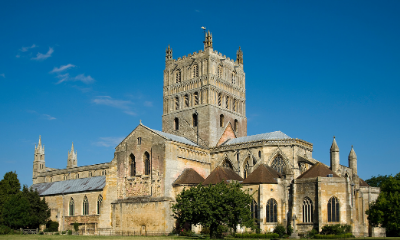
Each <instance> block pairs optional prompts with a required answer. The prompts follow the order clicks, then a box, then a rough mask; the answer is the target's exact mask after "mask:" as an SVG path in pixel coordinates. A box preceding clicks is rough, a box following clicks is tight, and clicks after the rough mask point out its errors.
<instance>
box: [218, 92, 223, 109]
mask: <svg viewBox="0 0 400 240" xmlns="http://www.w3.org/2000/svg"><path fill="white" fill-rule="evenodd" d="M221 103H222V95H221V93H218V106H221Z"/></svg>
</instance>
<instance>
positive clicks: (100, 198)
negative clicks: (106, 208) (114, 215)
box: [97, 194, 103, 214]
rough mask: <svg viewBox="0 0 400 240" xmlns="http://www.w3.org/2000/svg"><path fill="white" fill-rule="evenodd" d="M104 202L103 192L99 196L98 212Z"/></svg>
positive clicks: (98, 212)
mask: <svg viewBox="0 0 400 240" xmlns="http://www.w3.org/2000/svg"><path fill="white" fill-rule="evenodd" d="M102 203H103V196H101V194H100V195H99V197H98V198H97V214H100V209H101V204H102Z"/></svg>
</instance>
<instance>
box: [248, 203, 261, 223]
mask: <svg viewBox="0 0 400 240" xmlns="http://www.w3.org/2000/svg"><path fill="white" fill-rule="evenodd" d="M250 211H251V216H252V217H253V219H254V220H255V221H256V222H258V221H257V220H258V219H259V216H258V204H257V202H256V201H255V200H253V202H252V203H251V206H250Z"/></svg>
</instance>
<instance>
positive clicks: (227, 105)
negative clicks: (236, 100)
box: [225, 96, 229, 109]
mask: <svg viewBox="0 0 400 240" xmlns="http://www.w3.org/2000/svg"><path fill="white" fill-rule="evenodd" d="M225 107H226V108H227V109H229V97H228V96H226V99H225Z"/></svg>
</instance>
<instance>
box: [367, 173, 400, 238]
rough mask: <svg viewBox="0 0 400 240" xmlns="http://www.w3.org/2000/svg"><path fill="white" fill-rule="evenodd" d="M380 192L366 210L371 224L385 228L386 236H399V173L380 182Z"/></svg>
mask: <svg viewBox="0 0 400 240" xmlns="http://www.w3.org/2000/svg"><path fill="white" fill-rule="evenodd" d="M380 187H381V193H380V194H379V197H378V199H377V200H376V201H375V202H374V203H372V204H371V205H370V207H369V209H368V210H367V214H368V220H369V222H370V224H371V225H372V226H379V225H381V226H382V227H385V228H386V232H387V234H388V236H400V173H398V174H396V176H394V177H392V176H389V177H387V179H386V180H383V182H382V183H380Z"/></svg>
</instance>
